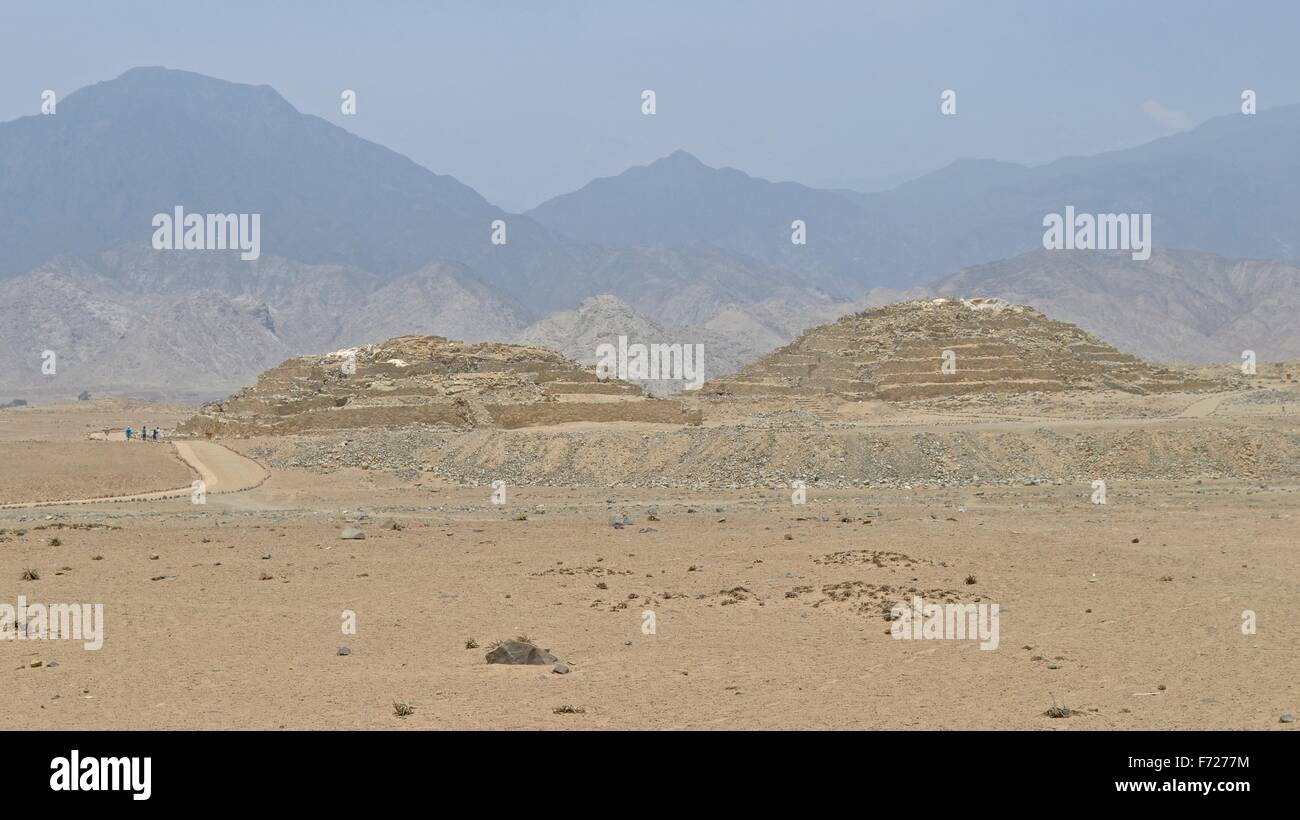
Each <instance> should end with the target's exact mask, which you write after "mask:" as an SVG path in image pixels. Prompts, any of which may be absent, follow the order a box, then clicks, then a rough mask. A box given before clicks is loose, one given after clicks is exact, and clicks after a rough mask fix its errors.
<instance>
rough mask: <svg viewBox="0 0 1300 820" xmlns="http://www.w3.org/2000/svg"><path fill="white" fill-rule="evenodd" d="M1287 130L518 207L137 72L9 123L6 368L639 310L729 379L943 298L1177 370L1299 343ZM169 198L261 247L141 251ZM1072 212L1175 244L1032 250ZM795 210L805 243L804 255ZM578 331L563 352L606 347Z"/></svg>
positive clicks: (12, 386) (670, 172)
mask: <svg viewBox="0 0 1300 820" xmlns="http://www.w3.org/2000/svg"><path fill="white" fill-rule="evenodd" d="M1298 143H1300V106H1291V107H1286V108H1278V109H1273V110H1265V111H1261V112H1260V113H1259V114H1258V115H1255V116H1242V115H1229V116H1225V117H1220V118H1218V119H1215V120H1212V121H1210V122H1207V123H1205V124H1204V125H1202V126H1200V127H1198V128H1195V129H1193V130H1191V131H1188V132H1185V133H1182V134H1178V135H1176V136H1173V137H1168V138H1165V139H1162V140H1157V141H1155V142H1152V143H1149V144H1147V145H1143V146H1140V147H1138V148H1134V149H1130V150H1126V151H1119V152H1113V153H1110V154H1104V155H1098V156H1095V157H1086V158H1071V159H1064V160H1060V161H1058V162H1054V163H1051V164H1049V165H1044V166H1038V167H1033V168H1029V167H1024V166H1019V165H1012V164H1008V163H1000V162H993V161H988V160H969V161H963V162H958V163H955V164H953V165H951V166H949V167H947V168H945V169H943V170H941V171H938V172H936V173H934V174H930V175H928V176H925V177H922V178H920V179H918V180H915V181H913V182H910V183H907V184H904V185H902V186H899V187H898V188H895V189H893V190H890V191H884V192H879V193H871V194H865V193H856V192H851V191H843V190H824V189H816V188H811V187H807V186H804V185H800V184H798V183H793V182H768V181H766V180H762V179H757V178H754V177H751V176H749V175H747V174H745V173H743V172H742V171H738V170H735V169H730V168H711V167H709V166H707V165H704V164H703V163H701V162H700V161H699V160H697V159H695V158H694V157H693V156H691V155H690V154H688V153H686V152H685V151H678V152H675V153H674V154H672V155H670V156H668V157H665V158H662V159H660V160H657V161H655V162H652V163H650V164H648V165H645V166H640V167H636V168H632V169H629V170H628V171H626V172H624V173H622V174H619V175H617V176H614V177H610V178H605V179H598V180H594V181H593V182H591V183H590V184H588V185H587V186H585V187H583V188H581V189H579V190H577V191H574V192H572V193H569V194H565V195H562V196H559V197H556V198H554V199H552V200H550V201H548V202H546V203H543V204H542V205H540V206H538V207H537V208H535V209H533V210H532V211H529V212H528V213H527V214H507V213H505V212H504V211H502V210H501V209H500V208H497V207H495V206H494V205H492V204H491V203H490V202H488V201H487V200H485V199H484V198H483V197H482V196H480V195H479V194H478V193H477V192H475V191H474V190H473V189H472V188H470V187H469V186H467V185H465V184H463V183H461V182H459V181H457V180H456V179H454V178H452V177H450V176H444V175H440V174H438V173H435V172H434V171H431V170H429V169H426V168H423V167H421V166H419V165H416V164H415V163H413V162H411V161H410V160H408V159H406V158H405V157H403V156H401V155H399V154H397V153H395V152H393V151H390V150H388V149H387V148H384V147H382V146H380V145H377V144H375V143H372V142H369V141H367V140H364V139H361V138H359V137H357V136H355V135H353V134H351V133H349V132H348V131H346V130H344V129H342V128H339V127H338V126H335V125H332V124H330V123H328V122H326V121H324V120H322V119H320V118H317V117H313V116H308V115H304V114H301V113H299V112H298V111H297V110H296V109H294V108H293V106H292V105H290V104H289V103H288V102H287V101H285V100H284V99H283V98H282V97H280V96H279V95H278V94H277V93H276V92H275V91H274V90H272V89H271V88H269V87H267V86H248V85H239V84H234V83H228V82H225V81H222V80H218V79H213V78H210V77H204V76H202V75H198V74H193V73H189V72H183V71H174V70H169V69H161V68H140V69H133V70H131V71H128V72H126V73H125V74H123V75H122V76H121V77H118V78H117V79H115V80H111V81H108V82H102V83H98V84H96V85H93V86H89V87H87V88H84V89H81V90H79V91H77V92H75V93H72V94H70V95H68V96H67V97H66V98H64V99H62V100H61V101H60V102H59V105H58V113H57V114H55V115H52V116H41V115H36V116H31V117H24V118H21V119H18V120H15V121H12V122H8V123H3V124H0V353H3V354H4V355H5V356H6V357H7V360H8V361H10V362H14V363H16V364H15V365H14V366H13V367H10V368H7V369H6V370H5V371H4V373H3V374H0V390H3V391H5V392H6V393H15V395H19V394H23V393H24V392H31V393H32V394H33V395H36V394H39V393H41V392H42V391H52V392H53V393H57V394H59V395H75V394H76V393H77V392H79V391H80V390H83V389H90V390H92V391H95V392H122V393H132V394H136V395H152V396H171V397H191V396H193V397H211V396H215V395H220V394H224V393H227V392H230V391H231V390H232V389H234V388H237V387H239V386H241V385H245V384H249V383H251V381H252V379H253V378H254V377H255V376H256V374H257V373H259V372H261V371H262V370H265V369H266V368H267V367H270V366H273V365H275V364H277V363H279V362H280V361H283V360H284V359H286V358H289V357H290V356H294V355H300V354H305V353H319V352H323V351H327V350H332V349H337V348H339V347H344V346H350V345H355V344H360V343H367V342H379V341H383V340H385V339H388V338H391V337H395V336H399V335H403V334H416V333H425V334H438V335H444V336H448V337H451V338H458V339H462V340H465V341H470V342H476V341H488V340H495V341H505V340H508V339H511V338H514V337H515V336H516V335H517V334H520V333H521V332H522V331H524V330H525V328H529V333H530V334H531V335H530V336H529V338H538V339H542V338H550V339H552V340H553V342H554V343H555V344H556V345H557V346H559V342H560V341H561V340H560V339H559V336H561V335H563V333H562V332H561V331H560V328H562V327H567V326H568V325H566V324H565V323H566V322H567V323H569V324H573V325H574V326H575V327H576V326H577V325H583V326H584V327H586V328H587V329H588V331H590V332H586V331H584V333H586V335H583V334H578V336H576V337H575V338H578V339H586V336H587V335H591V336H592V338H595V336H594V334H595V333H596V331H595V330H594V328H597V327H600V328H610V329H613V328H615V326H616V325H617V323H618V322H621V321H625V320H627V313H626V312H627V311H631V312H632V314H633V315H634V317H639V318H637V319H636V320H635V321H633V322H632V326H633V327H648V328H655V329H657V330H656V332H662V333H664V334H669V335H673V336H674V339H673V340H676V341H682V342H694V341H702V342H704V343H706V344H708V345H711V346H713V347H714V348H715V351H716V352H717V354H718V355H716V356H715V357H713V359H712V360H713V361H714V362H715V363H718V364H721V365H725V366H727V367H731V366H732V365H733V364H734V365H736V366H739V365H740V364H744V363H746V362H747V361H753V360H755V359H756V358H758V357H759V356H761V355H762V354H764V353H766V352H767V351H769V350H771V349H772V347H773V346H775V345H777V344H781V343H784V342H786V341H789V340H790V339H792V338H793V337H794V336H796V335H797V334H798V333H799V332H800V331H802V330H804V329H806V328H807V327H809V326H812V325H815V324H819V323H823V322H826V321H830V320H832V319H834V318H835V317H836V316H838V315H841V314H842V313H848V312H853V311H855V310H860V309H862V308H863V307H867V306H870V305H877V304H884V303H885V302H888V301H895V300H898V299H901V298H907V297H912V296H917V295H920V294H922V293H926V292H929V291H931V290H935V289H937V291H939V292H943V293H948V294H953V295H987V296H1000V297H1003V298H1007V299H1009V300H1012V301H1016V302H1025V303H1029V304H1032V305H1034V306H1036V307H1038V308H1040V309H1041V310H1043V311H1044V312H1045V313H1046V314H1047V315H1048V316H1050V317H1052V318H1059V319H1063V320H1065V321H1070V322H1075V323H1078V324H1080V325H1081V326H1083V327H1084V328H1085V329H1087V330H1089V331H1091V332H1093V333H1094V334H1096V335H1097V336H1098V337H1099V338H1102V339H1103V340H1105V341H1108V342H1110V343H1112V344H1115V345H1117V346H1119V347H1120V348H1121V349H1124V350H1126V351H1127V352H1133V353H1137V354H1139V355H1142V356H1144V357H1148V358H1153V359H1158V360H1175V359H1183V360H1198V359H1199V360H1235V359H1236V358H1237V356H1238V355H1239V353H1240V351H1241V350H1242V349H1246V348H1251V349H1255V350H1257V352H1258V353H1259V355H1260V357H1261V359H1268V358H1281V357H1285V356H1296V355H1300V334H1298V333H1297V331H1295V330H1294V329H1293V327H1292V326H1293V325H1294V324H1295V323H1294V322H1293V321H1291V317H1293V316H1294V309H1295V307H1296V306H1297V305H1300V276H1298V274H1300V271H1298V270H1297V268H1296V266H1295V265H1293V264H1290V263H1289V262H1285V261H1282V262H1276V261H1268V260H1269V259H1280V260H1295V259H1296V258H1297V257H1300V213H1297V212H1296V210H1295V208H1294V207H1293V204H1292V203H1291V202H1290V199H1291V197H1292V196H1293V195H1294V192H1295V191H1296V190H1300V158H1297V156H1296V154H1295V152H1294V149H1293V146H1294V145H1296V144H1298ZM177 205H181V206H183V207H184V208H185V209H186V211H187V212H190V213H199V212H212V213H258V214H261V220H262V221H261V225H262V258H261V259H259V260H257V261H253V262H243V261H240V260H239V259H238V255H237V254H236V253H229V252H220V251H186V252H175V251H155V250H153V249H151V248H150V247H149V246H148V242H149V239H150V237H151V236H152V232H153V228H152V226H151V220H152V218H153V215H154V214H156V213H160V212H170V210H171V209H172V208H173V207H175V206H177ZM1066 205H1074V206H1075V207H1076V208H1077V209H1078V210H1079V211H1081V212H1088V211H1090V212H1124V213H1128V212H1139V213H1151V214H1153V225H1154V241H1155V242H1156V244H1158V245H1162V246H1166V247H1169V246H1172V247H1178V248H1181V249H1183V250H1179V251H1170V252H1160V253H1157V254H1156V255H1155V256H1153V258H1152V260H1150V262H1148V263H1139V262H1132V261H1130V260H1128V258H1127V257H1126V256H1125V257H1123V258H1119V257H1115V256H1113V255H1110V254H1100V253H1098V254H1092V253H1088V252H1081V251H1075V252H1050V253H1049V252H1045V251H1042V250H1041V247H1042V246H1041V238H1042V231H1043V228H1042V219H1043V215H1044V214H1045V213H1051V212H1059V211H1062V210H1063V209H1064V207H1065V206H1066ZM497 219H501V220H504V221H505V223H506V225H507V232H508V233H507V237H508V238H507V241H506V243H505V244H504V245H494V244H492V242H491V241H490V239H491V231H492V222H493V221H494V220H497ZM796 219H798V220H803V221H804V222H805V223H806V225H807V244H806V245H795V244H792V243H791V241H790V237H791V223H792V221H793V220H796ZM1026 252H1028V254H1027V255H1022V254H1026ZM1216 254H1217V255H1216ZM1224 257H1252V258H1254V259H1257V260H1261V261H1244V260H1238V259H1233V258H1224ZM972 266H975V267H972ZM963 268H966V270H962V269H963ZM956 271H960V272H959V273H954V272H956ZM936 282H937V283H938V284H937V285H935V286H933V287H932V286H931V283H936ZM606 295H608V296H609V298H607V299H606V298H602V299H600V300H595V301H592V302H587V303H585V304H583V305H582V307H579V305H580V303H584V300H591V299H592V298H593V297H605V296H606ZM566 312H571V314H572V315H570V313H566ZM557 314H560V315H559V316H557ZM620 317H622V318H620ZM552 318H553V319H554V320H553V321H548V320H550V319H552ZM575 323H576V324H575ZM601 332H605V331H601ZM557 334H558V335H557ZM678 337H681V338H678ZM648 341H657V340H648ZM664 341H668V340H666V339H665V340H664ZM575 343H576V342H571V343H570V344H569V345H568V347H567V348H565V347H562V346H560V349H561V351H562V352H564V353H566V355H569V356H572V357H574V358H578V359H586V358H590V354H588V355H587V356H582V355H578V354H580V353H581V352H582V351H581V350H579V349H576V348H575V347H574V344H575ZM45 350H53V351H55V352H56V353H57V354H58V356H59V359H58V362H59V368H58V372H57V375H56V376H54V377H51V376H49V375H45V374H42V373H41V371H40V365H41V353H42V352H43V351H45ZM1274 352H1276V355H1274ZM709 375H710V377H712V376H715V375H719V374H718V373H717V372H716V371H714V372H710V373H709ZM3 397H4V396H3V395H0V398H3Z"/></svg>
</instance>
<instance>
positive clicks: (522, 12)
mask: <svg viewBox="0 0 1300 820" xmlns="http://www.w3.org/2000/svg"><path fill="white" fill-rule="evenodd" d="M110 7H111V9H110ZM1297 35H1300V4H1297V3H1292V2H1282V0H1277V1H1276V2H1249V1H1247V2H1237V3H1231V4H1230V3H1227V2H1220V3H1210V2H1189V1H1188V0H1178V2H1174V0H1159V1H1158V2H1134V0H1126V1H1125V2H1110V1H1109V0H1097V2H1087V3H1066V2H1063V1H1062V0H1055V1H1054V2H1046V3H1044V2H1042V1H1041V0H1038V1H1037V2H974V0H971V1H970V2H925V0H909V1H908V2H850V0H842V1H841V2H825V0H799V2H709V0H693V1H692V2H678V0H660V1H659V2H653V3H631V2H615V1H614V0H606V2H497V3H486V2H468V0H466V2H459V3H453V2H413V0H411V1H408V0H401V1H399V0H391V1H389V2H384V0H369V2H305V1H303V2H288V1H287V0H282V1H281V2H274V0H271V1H269V2H256V3H254V2H243V1H242V0H241V1H240V2H224V3H218V2H214V0H203V1H201V2H195V1H193V0H168V2H161V0H154V2H133V1H131V0H121V1H120V2H113V3H107V2H96V1H95V0H83V1H81V2H71V1H69V2H61V0H35V2H25V1H24V0H5V2H4V3H3V5H0V120H10V119H13V118H15V117H18V116H22V115H25V114H32V113H36V111H37V110H38V108H39V105H40V92H41V90H43V89H45V88H52V89H55V90H56V91H57V92H59V94H60V96H65V95H66V94H67V93H69V92H71V91H73V90H75V89H76V88H79V87H81V86H83V85H86V84H89V83H92V82H95V81H99V80H104V79H109V78H112V77H115V76H117V75H118V74H121V73H122V72H123V71H125V70H126V69H128V68H131V67H134V66H140V65H163V66H168V67H172V68H182V69H187V70H190V71H198V72H201V73H204V74H209V75H212V76H216V77H221V78H224V79H228V80H233V81H237V82H246V83H256V84H261V83H265V84H269V85H271V86H273V87H275V88H276V89H277V90H278V91H279V92H280V93H281V94H283V95H284V96H285V97H286V98H287V99H288V100H289V102H291V103H292V104H293V105H294V106H296V107H297V108H298V109H299V110H301V111H304V112H307V113H312V114H317V115H320V116H322V117H325V118H327V119H329V120H331V121H332V122H336V123H338V124H340V125H342V126H344V127H346V128H348V129H349V130H351V131H354V132H355V133H357V134H360V135H361V136H364V137H366V138H369V139H372V140H375V141H376V142H380V143H382V144H384V145H387V146H389V147H391V148H393V149H394V150H397V151H400V152H401V153H404V154H406V155H408V156H410V157H411V158H413V159H414V160H416V161H417V162H419V163H421V164H423V165H426V166H428V167H429V168H431V169H432V170H434V171H437V172H439V173H447V174H452V175H453V176H455V177H457V178H458V179H460V180H461V181H463V182H465V183H467V184H469V185H471V186H473V187H474V188H476V189H477V190H478V191H479V192H481V193H482V194H483V195H484V196H486V197H487V198H488V199H490V200H492V201H493V202H495V203H497V204H499V205H501V206H503V207H506V208H509V209H512V210H521V209H524V208H528V207H531V206H533V205H535V204H537V203H538V202H540V201H542V200H544V199H546V198H548V197H550V196H554V195H556V194H559V193H563V192H566V191H569V190H572V189H575V188H577V187H580V186H581V185H583V184H584V183H585V182H587V181H588V180H589V179H591V178H592V177H595V176H607V175H610V174H615V173H618V172H620V171H622V170H624V169H625V168H627V167H628V166H630V165H638V164H644V163H646V162H649V161H651V160H653V159H655V158H657V157H659V156H663V155H665V154H668V153H670V152H672V151H673V150H675V149H677V148H684V149H686V150H687V151H690V152H692V153H694V154H696V155H697V156H699V157H700V158H701V159H702V160H704V161H705V162H707V163H709V164H711V165H730V166H734V167H737V168H740V169H742V170H744V171H747V172H749V173H752V174H755V175H757V176H762V177H766V178H769V179H776V180H796V181H799V182H804V183H807V184H811V185H820V186H834V185H843V186H846V187H857V188H867V187H871V186H873V185H879V184H884V183H888V182H893V181H899V180H901V179H906V178H909V177H911V176H915V175H917V174H920V173H923V172H926V171H929V170H933V169H935V168H937V167H940V166H942V165H945V164H947V163H948V162H950V161H952V160H954V159H957V158H960V157H990V158H995V159H1003V160H1009V161H1015V162H1029V163H1037V162H1045V161H1048V160H1051V159H1055V158H1057V157H1060V156H1065V155H1071V154H1090V153H1096V152H1098V151H1104V150H1110V149H1115V148H1122V147H1127V146H1131V145H1136V144H1139V143H1141V142H1145V141H1147V140H1150V139H1153V138H1155V137H1158V136H1162V135H1164V134H1167V133H1170V132H1171V129H1172V128H1176V127H1178V124H1179V123H1182V122H1185V123H1187V124H1188V125H1195V124H1196V123H1199V122H1202V121H1204V120H1206V119H1208V118H1210V117H1212V116H1214V115H1217V114H1221V113H1229V112H1232V111H1235V110H1237V105H1238V99H1239V96H1240V93H1241V90H1242V89H1243V88H1252V89H1254V90H1255V91H1256V92H1257V93H1258V95H1259V105H1260V107H1261V108H1269V107H1273V106H1277V105H1282V104H1288V103H1293V102H1296V101H1300V48H1297ZM344 88H351V89H355V90H356V91H357V94H358V100H359V102H358V114H357V116H355V117H344V116H342V115H341V114H340V112H339V93H340V92H341V91H342V89H344ZM645 88H651V89H654V90H655V91H656V92H657V94H658V105H659V111H658V114H657V115H656V116H654V117H644V116H642V115H641V113H640V94H641V91H642V89H645ZM945 88H952V89H955V90H956V91H957V94H958V114H957V116H956V117H943V116H940V114H939V94H940V92H941V91H942V90H943V89H945ZM1148 103H1154V104H1155V105H1150V104H1148ZM1144 104H1147V105H1145V106H1144ZM1144 108H1145V112H1144ZM1152 112H1156V113H1155V114H1154V115H1153V113H1152ZM1161 112H1163V113H1161Z"/></svg>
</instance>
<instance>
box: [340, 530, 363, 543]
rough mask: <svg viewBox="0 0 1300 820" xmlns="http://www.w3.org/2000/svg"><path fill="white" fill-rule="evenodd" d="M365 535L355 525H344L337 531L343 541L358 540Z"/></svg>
mask: <svg viewBox="0 0 1300 820" xmlns="http://www.w3.org/2000/svg"><path fill="white" fill-rule="evenodd" d="M365 537H366V534H365V533H364V532H362V531H361V530H359V529H357V528H356V527H344V528H343V530H342V531H341V532H340V533H339V538H342V539H343V540H344V541H360V540H363V539H364V538H365Z"/></svg>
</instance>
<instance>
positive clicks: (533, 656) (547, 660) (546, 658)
mask: <svg viewBox="0 0 1300 820" xmlns="http://www.w3.org/2000/svg"><path fill="white" fill-rule="evenodd" d="M557 660H558V659H557V658H556V657H555V656H554V655H552V654H551V653H550V652H548V651H546V650H545V649H539V648H537V646H535V645H534V644H531V643H527V642H525V641H502V642H501V643H499V644H497V645H496V647H494V648H493V649H492V651H491V652H489V653H487V662H488V663H504V664H510V665H523V664H526V665H529V666H545V665H547V664H552V663H555V662H556V661H557Z"/></svg>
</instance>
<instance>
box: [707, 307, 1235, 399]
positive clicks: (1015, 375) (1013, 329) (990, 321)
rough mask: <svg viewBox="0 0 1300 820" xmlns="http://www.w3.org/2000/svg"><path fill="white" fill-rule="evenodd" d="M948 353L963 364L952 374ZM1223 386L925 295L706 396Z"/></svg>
mask: <svg viewBox="0 0 1300 820" xmlns="http://www.w3.org/2000/svg"><path fill="white" fill-rule="evenodd" d="M946 352H951V356H950V357H948V358H949V360H950V361H951V362H952V364H953V367H952V369H951V372H945V370H944V363H945V360H946ZM1215 386H1216V385H1215V383H1213V382H1209V381H1205V380H1200V379H1197V378H1195V377H1193V376H1191V375H1189V374H1187V373H1182V372H1179V371H1177V370H1174V369H1171V368H1164V367H1157V366H1155V365H1152V364H1149V363H1147V362H1144V361H1143V360H1141V359H1139V358H1137V357H1135V356H1130V355H1128V354H1125V353H1121V352H1120V351H1118V350H1116V349H1115V348H1113V347H1111V346H1109V345H1107V344H1104V343H1103V342H1100V341H1098V340H1097V339H1095V338H1093V337H1092V336H1090V335H1088V334H1087V333H1085V332H1084V331H1083V330H1082V329H1080V328H1078V327H1077V326H1075V325H1071V324H1067V323H1065V322H1058V321H1054V320H1051V319H1048V318H1047V317H1046V316H1044V315H1043V314H1041V313H1039V312H1038V311H1036V310H1034V309H1033V308H1031V307H1026V306H1024V305H1012V304H1008V303H1007V302H1004V301H1001V300H997V299H932V300H931V299H925V300H918V301H913V302H905V303H901V304H896V305H888V306H886V307H882V308H876V309H873V310H868V311H864V312H862V313H857V314H854V315H851V316H846V317H844V318H842V319H840V320H838V321H836V322H833V323H831V324H828V325H822V326H820V327H816V328H813V329H812V330H809V331H807V332H805V333H804V334H803V335H802V336H800V337H799V338H798V339H796V340H795V341H794V342H792V343H790V344H788V345H786V346H785V347H783V348H780V349H779V350H777V351H775V352H773V353H771V354H770V355H768V356H766V357H764V358H763V359H761V360H760V361H758V362H756V363H754V364H752V365H750V366H749V367H746V368H745V369H743V370H741V371H740V372H739V373H735V374H732V375H728V376H722V377H720V378H717V379H714V380H711V381H709V382H707V383H706V384H705V385H704V386H703V388H701V393H702V394H704V395H731V396H795V395H805V396H806V395H817V394H822V395H832V396H838V397H841V398H844V399H850V400H861V399H884V400H890V401H905V400H911V399H930V398H941V397H947V396H958V395H964V394H973V393H989V394H996V393H1024V392H1030V391H1045V392H1054V391H1063V390H1078V389H1093V390H1105V389H1109V390H1123V391H1128V392H1132V393H1157V392H1168V391H1176V390H1201V389H1210V388H1213V387H1215Z"/></svg>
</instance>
